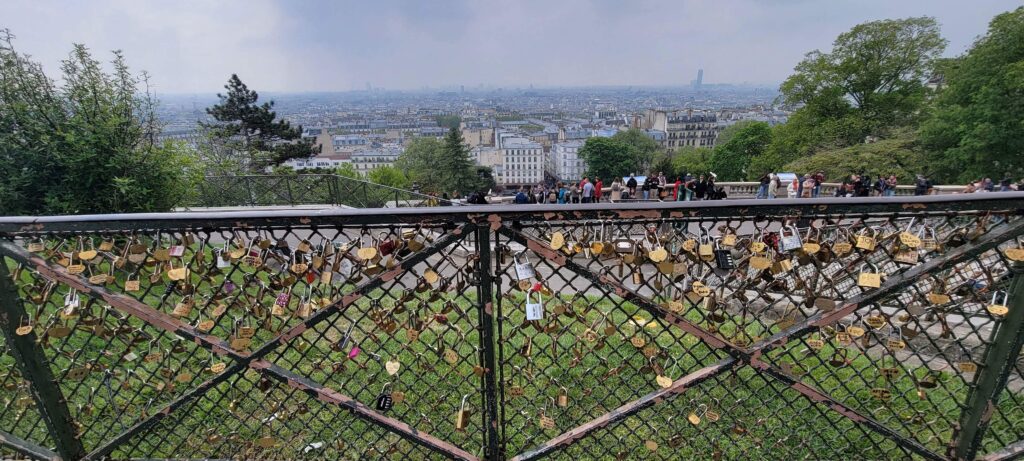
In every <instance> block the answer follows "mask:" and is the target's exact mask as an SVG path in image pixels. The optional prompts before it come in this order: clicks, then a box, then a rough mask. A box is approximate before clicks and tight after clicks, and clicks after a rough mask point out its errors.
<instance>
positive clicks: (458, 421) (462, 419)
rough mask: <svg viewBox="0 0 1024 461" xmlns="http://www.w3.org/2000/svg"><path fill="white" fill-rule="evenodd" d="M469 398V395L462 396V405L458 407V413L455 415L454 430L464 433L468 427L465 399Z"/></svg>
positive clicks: (467, 411)
mask: <svg viewBox="0 0 1024 461" xmlns="http://www.w3.org/2000/svg"><path fill="white" fill-rule="evenodd" d="M468 398H469V394H466V395H464V396H462V404H461V405H459V411H458V412H457V413H455V430H457V431H465V430H466V428H467V427H469V410H467V409H466V399H468Z"/></svg>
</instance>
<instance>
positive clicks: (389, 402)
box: [377, 383, 395, 411]
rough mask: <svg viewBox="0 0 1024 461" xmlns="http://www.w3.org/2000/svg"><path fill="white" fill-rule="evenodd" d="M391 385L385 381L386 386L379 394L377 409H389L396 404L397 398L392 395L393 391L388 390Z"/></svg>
mask: <svg viewBox="0 0 1024 461" xmlns="http://www.w3.org/2000/svg"><path fill="white" fill-rule="evenodd" d="M390 387H391V383H385V384H384V388H383V389H381V392H380V395H379V396H377V411H388V410H390V409H391V407H393V406H395V399H394V398H392V397H391V393H390V392H388V388H390Z"/></svg>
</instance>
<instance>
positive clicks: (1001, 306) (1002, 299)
mask: <svg viewBox="0 0 1024 461" xmlns="http://www.w3.org/2000/svg"><path fill="white" fill-rule="evenodd" d="M1000 295H1002V296H1000ZM1009 297H1010V295H1009V294H1008V293H1006V292H1005V291H997V292H995V293H992V303H991V304H989V305H988V307H987V308H986V310H988V312H989V313H990V314H992V315H995V316H997V317H1002V316H1004V315H1006V314H1007V313H1008V312H1010V308H1009V307H1008V303H1007V301H1008V300H1009Z"/></svg>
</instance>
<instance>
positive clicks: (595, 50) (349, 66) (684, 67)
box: [0, 0, 1019, 93]
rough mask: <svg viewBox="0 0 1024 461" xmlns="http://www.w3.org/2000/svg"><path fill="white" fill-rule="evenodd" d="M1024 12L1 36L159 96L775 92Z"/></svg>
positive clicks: (50, 21)
mask: <svg viewBox="0 0 1024 461" xmlns="http://www.w3.org/2000/svg"><path fill="white" fill-rule="evenodd" d="M1018 5H1019V2H1017V1H1015V0H976V1H974V2H972V3H971V5H970V7H965V5H964V3H963V2H956V1H948V0H941V1H937V0H931V1H929V0H901V1H898V2H894V1H891V0H834V1H819V0H718V1H711V0H649V1H648V0H637V1H626V2H623V1H611V0H554V1H553V0H523V1H501V0H494V1H490V0H487V1H485V0H478V1H473V0H438V1H417V0H395V1H379V2H366V1H328V0H317V1H308V2H306V1H304V2H287V1H272V0H245V1H241V0H237V1H223V2H208V1H201V0H187V1H173V2H172V1H149V0H105V1H96V2H84V1H71V0H68V1H45V0H13V1H12V0H7V1H5V2H2V3H0V27H7V28H10V29H11V30H12V32H14V34H15V35H16V36H17V37H18V38H17V41H16V46H17V47H18V48H19V49H21V50H22V51H24V52H28V53H30V54H32V55H34V56H35V57H36V58H37V59H38V60H40V61H42V62H43V64H44V65H45V66H46V68H47V69H50V70H56V66H57V64H58V62H59V60H60V59H61V58H63V57H64V56H66V54H67V52H68V50H69V49H70V44H71V43H73V42H78V43H85V44H86V45H87V46H89V47H90V48H92V49H93V50H95V51H96V52H97V56H101V57H103V58H104V59H106V55H105V53H104V52H106V51H108V50H112V49H122V50H124V51H125V54H126V55H127V57H128V60H129V63H130V64H131V65H132V66H133V67H134V68H136V69H145V70H147V71H149V72H150V73H151V74H152V77H153V83H154V85H155V86H156V88H157V90H158V91H161V92H206V93H208V92H214V91H218V90H219V89H220V87H221V86H222V85H223V84H224V82H225V81H226V80H227V77H228V76H229V75H230V74H231V73H238V74H239V75H241V76H242V78H243V80H245V81H246V82H247V83H248V84H249V85H250V86H252V87H254V88H257V89H260V90H263V91H319V90H348V89H352V88H362V87H363V85H364V82H370V83H371V84H372V85H373V86H375V87H386V88H419V87H421V86H424V85H430V86H437V85H459V84H464V85H467V86H475V85H477V84H479V83H484V84H493V85H504V86H524V85H529V84H534V85H539V86H550V85H585V84H597V85H611V84H616V85H622V84H625V85H666V84H685V83H686V82H688V81H689V80H690V79H691V78H693V76H694V74H695V73H696V70H697V69H698V68H699V67H703V68H704V69H705V81H709V82H731V83H740V82H753V83H770V84H774V83H777V82H779V81H781V80H782V79H784V78H785V77H786V76H787V75H788V74H789V73H790V71H791V70H792V68H793V65H795V64H796V62H797V61H799V60H800V58H801V57H802V56H803V54H804V53H806V52H807V51H810V50H812V49H815V48H820V49H827V48H828V47H829V45H830V44H831V42H832V40H833V39H834V38H835V36H836V35H838V34H839V33H841V32H843V31H845V30H847V29H849V28H850V27H851V26H853V25H855V24H857V23H860V22H863V21H867V20H874V19H882V18H899V17H908V16H921V15H928V16H935V17H936V18H938V20H939V21H940V23H941V24H942V28H943V34H944V35H945V36H946V37H947V38H948V39H949V40H950V47H949V52H948V54H950V55H953V54H957V53H960V52H962V51H963V50H964V49H966V48H967V47H968V46H969V45H970V43H971V42H972V41H973V39H974V38H975V37H976V36H978V35H980V34H982V33H984V31H985V29H986V26H987V24H988V21H989V20H990V19H991V18H992V16H994V15H995V14H998V13H1000V12H1002V11H1006V10H1009V9H1012V8H1014V7H1016V6H1018Z"/></svg>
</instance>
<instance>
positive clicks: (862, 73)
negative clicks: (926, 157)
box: [780, 17, 946, 129]
mask: <svg viewBox="0 0 1024 461" xmlns="http://www.w3.org/2000/svg"><path fill="white" fill-rule="evenodd" d="M945 48H946V40H945V39H943V38H942V36H941V34H940V32H939V25H938V23H937V22H936V21H935V19H934V18H929V17H919V18H907V19H886V20H881V21H871V22H866V23H863V24H858V25H856V26H854V27H853V28H852V29H850V30H849V31H848V32H844V33H842V34H840V35H839V37H837V38H836V40H835V42H834V43H833V44H832V51H831V52H829V53H823V52H821V51H817V50H815V51H812V52H810V53H808V54H807V56H806V57H805V58H804V60H803V61H801V62H800V63H799V64H797V66H796V69H795V70H796V73H795V74H793V75H792V76H790V77H789V78H788V79H786V81H785V82H783V84H782V86H781V88H780V91H781V92H782V97H783V98H784V100H785V101H786V102H787V103H788V104H793V105H796V104H805V105H812V104H814V105H819V104H832V103H835V102H837V101H840V100H845V101H850V102H851V103H852V106H853V107H854V108H856V109H857V112H858V114H859V115H860V116H861V118H863V119H864V120H866V121H868V122H869V128H872V129H874V128H878V127H880V126H884V125H888V124H892V123H900V122H903V121H905V120H906V119H908V118H909V117H912V116H913V115H914V113H915V112H916V110H917V109H918V108H919V107H920V105H921V102H922V100H923V98H924V95H925V92H926V87H925V86H924V82H925V79H926V78H927V77H928V76H929V75H930V73H931V71H932V69H933V63H934V62H935V60H936V59H938V58H939V57H940V56H941V54H942V52H943V50H945Z"/></svg>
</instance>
